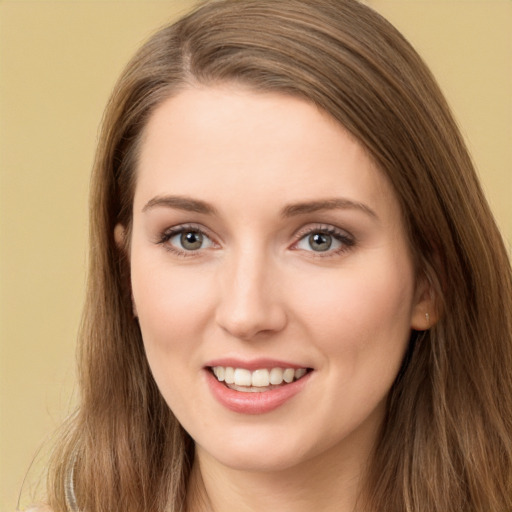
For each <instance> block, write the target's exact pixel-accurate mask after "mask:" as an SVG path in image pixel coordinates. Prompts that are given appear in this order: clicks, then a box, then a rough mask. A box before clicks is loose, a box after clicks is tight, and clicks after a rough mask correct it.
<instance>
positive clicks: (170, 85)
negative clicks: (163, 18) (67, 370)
mask: <svg viewBox="0 0 512 512" xmlns="http://www.w3.org/2000/svg"><path fill="white" fill-rule="evenodd" d="M91 198H92V205H91V257H90V262H91V263H90V265H91V267H90V277H89V287H88V296H87V303H86V307H85V313H84V321H83V326H82V333H81V344H80V348H79V350H80V353H79V356H80V367H79V378H80V386H81V402H80V407H79V410H78V411H77V413H76V415H75V417H74V418H72V419H71V420H70V422H69V425H68V426H67V429H66V432H65V434H63V436H62V441H61V443H60V444H59V447H58V449H57V450H56V451H55V454H54V458H53V461H52V466H51V468H50V479H49V487H48V488H49V498H48V501H49V505H50V507H51V508H52V509H53V510H66V509H67V510H81V511H87V512H92V511H95V512H96V511H112V510H124V511H138V512H140V511H146V510H147V511H150V510H151V511H157V510H173V511H178V510H186V511H188V512H196V511H218V510H226V509H227V508H228V507H229V508H233V507H234V508H236V509H237V510H261V509H263V508H268V509H274V510H292V509H293V510H305V509H306V508H307V509H308V510H309V509H311V508H313V507H314V508H316V509H319V510H327V511H328V510H339V511H380V510H386V511H387V510H392V511H404V512H405V511H414V512H419V511H424V512H427V511H428V512H435V511H439V512H441V511H443V512H445V511H446V510H461V511H465V512H466V511H467V512H472V511H475V512H476V511H479V512H484V511H485V512H488V511H490V510H492V511H503V512H505V511H509V510H511V509H512V492H511V491H512V488H511V487H512V470H511V461H512V446H511V438H510V432H511V422H512V393H511V391H512V383H511V374H510V367H511V365H512V343H511V342H512V339H511V338H512V277H511V270H510V264H509V262H508V258H507V254H506V251H505V248H504V245H503V242H502V239H501V237H500V234H499V232H498V230H497V228H496V226H495V223H494V221H493V219H492V215H491V213H490V211H489V208H488V206H487V203H486V201H485V199H484V197H483V195H482V191H481V189H480V186H479V184H478V181H477V179H476V176H475V172H474V170H473V168H472V164H471V161H470V158H469V156H468V153H467V151H466V149H465V147H464V143H463V141H462V138H461V136H460V134H459V132H458V130H457V128H456V126H455V123H454V121H453V119H452V117H451V115H450V112H449V109H448V107H447V105H446V103H445V101H444V99H443V97H442V95H441V93H440V92H439V89H438V87H437V85H436V83H435V81H434V80H433V78H432V76H431V75H430V73H429V71H428V70H427V69H426V67H425V65H424V64H423V63H422V61H421V60H420V58H419V57H418V56H417V54H416V53H415V52H414V50H413V49H412V48H411V47H410V46H409V44H408V43H407V42H406V41H405V40H404V39H403V38H402V37H401V36H400V34H398V33H397V31H396V30H395V29H393V28H392V27H391V26H390V25H389V24H388V23H387V22H386V21H385V20H383V19H382V18H381V17H379V16H378V15H377V14H375V13H374V12H372V11H371V10H370V9H368V8H366V7H364V6H363V5H360V4H359V3H357V2H355V1H352V0H318V1H314V2H309V1H299V0H282V1H277V2H276V1H275V0H244V1H236V0H221V1H217V2H210V3H206V4H205V5H204V6H203V7H201V8H199V9H198V10H197V11H195V12H194V13H192V14H190V15H188V16H186V17H185V18H183V19H182V20H181V21H179V22H177V23H176V24H174V25H173V26H171V27H168V28H165V29H163V30H161V31H160V32H159V33H157V34H156V35H155V36H154V37H153V38H152V39H151V40H149V41H148V43H146V44H145V45H144V47H143V48H142V49H141V50H140V51H139V53H138V54H137V55H136V56H135V58H134V59H133V60H132V61H131V62H130V63H129V65H128V66H127V68H126V71H125V73H124V74H123V76H122V77H121V79H120V81H119V83H118V84H117V87H116V89H115V91H114V94H113V97H112V99H111V102H110V104H109V107H108V110H107V113H106V117H105V122H104V129H103V134H102V137H101V143H100V147H99V149H98V153H97V160H96V164H95V170H94V175H93V183H92V195H91Z"/></svg>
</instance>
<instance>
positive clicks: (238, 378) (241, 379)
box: [235, 368, 252, 386]
mask: <svg viewBox="0 0 512 512" xmlns="http://www.w3.org/2000/svg"><path fill="white" fill-rule="evenodd" d="M235 384H236V385H237V386H250V385H251V384H252V375H251V372H250V371H249V370H245V369H243V368H236V369H235Z"/></svg>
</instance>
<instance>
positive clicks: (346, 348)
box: [293, 263, 413, 357]
mask: <svg viewBox="0 0 512 512" xmlns="http://www.w3.org/2000/svg"><path fill="white" fill-rule="evenodd" d="M383 268H385V269H386V271H385V272H381V270H382V269H383ZM295 286H296V289H295V291H294V293H293V296H294V297H296V299H295V304H296V310H297V317H298V319H299V320H298V321H300V322H302V323H303V325H304V326H305V328H307V329H309V330H310V331H311V338H312V339H313V340H316V342H317V343H319V344H321V345H322V347H323V348H324V349H325V350H326V351H328V352H329V353H330V354H338V355H340V356H341V355H342V356H344V357H345V356H348V355H352V356H353V357H358V356H359V355H360V354H362V353H365V352H371V353H372V354H375V355H377V354H379V355H381V354H383V353H384V354H389V352H390V351H391V352H393V353H395V357H401V354H402V353H403V350H404V349H405V345H406V343H407V341H408V339H409V335H410V321H411V308H412V301H413V277H412V270H411V268H410V265H409V264H407V263H406V264H405V265H400V264H398V263H396V264H390V265H387V266H384V267H383V266H382V265H379V266H378V267H376V268H375V269H373V268H372V266H371V265H369V264H365V265H363V266H361V267H355V266H354V267H353V268H345V269H342V270H340V271H338V272H337V273H330V274H326V275H325V276H324V277H323V278H322V279H319V276H318V275H316V276H315V279H314V281H311V282H308V281H307V280H301V281H300V282H298V283H297V281H296V282H295ZM299 288H300V289H299ZM311 290H314V292H313V293H312V292H311ZM394 349H395V350H394ZM369 355H370V356H371V354H369Z"/></svg>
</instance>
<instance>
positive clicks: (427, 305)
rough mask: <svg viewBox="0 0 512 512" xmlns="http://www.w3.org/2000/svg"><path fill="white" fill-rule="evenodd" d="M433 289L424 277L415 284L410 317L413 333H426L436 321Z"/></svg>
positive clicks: (436, 312) (436, 313)
mask: <svg viewBox="0 0 512 512" xmlns="http://www.w3.org/2000/svg"><path fill="white" fill-rule="evenodd" d="M436 302H437V301H436V298H435V292H434V288H433V286H432V284H431V282H430V280H429V279H428V278H427V276H424V277H423V278H422V279H421V281H420V282H418V284H417V288H416V300H415V303H414V307H413V311H412V315H411V328H412V329H414V330H415V331H428V330H429V329H430V328H432V327H433V326H434V325H435V324H436V323H437V321H438V317H439V315H438V311H437V305H436Z"/></svg>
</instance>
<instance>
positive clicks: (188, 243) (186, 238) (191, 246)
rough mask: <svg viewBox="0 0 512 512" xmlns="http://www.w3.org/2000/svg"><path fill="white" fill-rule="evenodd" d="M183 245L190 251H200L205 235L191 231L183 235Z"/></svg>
mask: <svg viewBox="0 0 512 512" xmlns="http://www.w3.org/2000/svg"><path fill="white" fill-rule="evenodd" d="M181 245H182V247H183V248H185V249H188V250H189V251H194V250H196V249H200V248H201V245H203V235H201V233H198V232H197V231H189V232H187V233H183V234H182V235H181Z"/></svg>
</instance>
